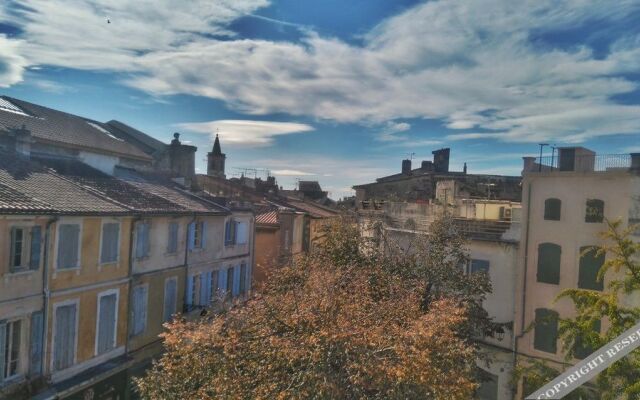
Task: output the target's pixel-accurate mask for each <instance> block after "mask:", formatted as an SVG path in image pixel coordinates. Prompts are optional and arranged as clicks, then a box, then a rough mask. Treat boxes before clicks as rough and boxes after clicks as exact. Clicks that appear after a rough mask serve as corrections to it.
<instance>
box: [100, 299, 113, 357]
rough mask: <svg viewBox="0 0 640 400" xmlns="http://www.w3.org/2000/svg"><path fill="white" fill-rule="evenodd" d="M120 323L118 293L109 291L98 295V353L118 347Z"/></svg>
mask: <svg viewBox="0 0 640 400" xmlns="http://www.w3.org/2000/svg"><path fill="white" fill-rule="evenodd" d="M117 325H118V293H117V292H114V291H109V292H107V293H105V294H101V295H99V296H98V328H97V332H98V333H97V335H96V355H100V354H104V353H106V352H108V351H110V350H113V349H115V347H116V329H117Z"/></svg>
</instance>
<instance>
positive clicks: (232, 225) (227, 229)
mask: <svg viewBox="0 0 640 400" xmlns="http://www.w3.org/2000/svg"><path fill="white" fill-rule="evenodd" d="M236 225H237V223H236V221H235V220H233V219H230V220H228V221H227V222H226V223H225V225H224V244H225V246H230V245H233V244H235V243H236Z"/></svg>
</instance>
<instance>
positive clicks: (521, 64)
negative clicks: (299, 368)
mask: <svg viewBox="0 0 640 400" xmlns="http://www.w3.org/2000/svg"><path fill="white" fill-rule="evenodd" d="M525 3H527V4H528V5H527V6H523V4H525ZM638 21H640V0H636V1H627V0H617V1H615V2H612V1H610V0H605V1H595V0H593V1H588V0H571V1H556V0H553V1H546V0H536V1H531V2H519V1H512V0H487V1H484V0H461V1H455V0H447V1H436V0H434V1H426V2H424V1H413V0H395V1H388V0H350V1H344V0H323V1H313V0H282V1H280V0H217V1H216V0H191V1H182V0H164V1H161V0H137V1H135V2H132V1H129V0H55V1H54V0H19V1H18V0H15V1H14V0H4V1H2V2H1V3H0V93H2V94H6V95H9V96H14V97H18V98H20V99H24V100H27V101H32V102H35V103H39V104H43V105H46V106H50V107H53V108H57V109H61V110H64V111H68V112H72V113H75V114H79V115H83V116H87V117H91V118H94V119H97V120H103V121H106V120H110V119H118V120H121V121H123V122H125V123H128V124H130V125H132V126H134V127H137V128H138V129H141V130H143V131H145V132H147V133H149V134H151V135H153V136H155V137H157V138H159V139H161V140H163V141H165V142H168V141H169V140H170V139H171V137H172V133H173V132H174V131H179V132H182V133H183V135H182V138H183V140H185V141H188V142H191V143H192V144H194V145H197V146H198V147H199V149H200V150H199V153H198V160H197V161H198V168H200V170H201V171H202V170H204V168H205V165H204V157H205V153H206V151H209V148H210V146H211V144H212V135H214V134H215V132H216V131H219V132H220V135H221V137H222V147H223V151H224V152H226V153H227V166H228V174H229V175H233V174H235V173H238V172H239V171H240V170H239V169H238V168H265V169H269V170H271V171H272V173H273V174H275V175H276V176H277V178H278V181H279V182H280V183H281V184H282V185H284V186H285V187H292V186H293V185H295V182H296V179H317V180H319V181H320V183H321V184H322V185H323V187H325V188H327V189H328V190H330V191H331V193H332V195H333V197H336V198H337V197H340V196H342V195H344V194H346V193H347V192H348V191H349V188H350V186H352V185H354V184H359V183H366V182H369V181H371V180H373V179H374V178H375V177H378V176H382V175H384V174H389V173H394V172H397V171H399V169H400V160H401V159H402V158H404V157H406V156H407V154H408V153H415V156H414V159H416V161H417V162H419V160H421V159H430V158H431V151H432V150H435V149H437V148H440V147H451V149H452V167H453V169H461V168H462V164H463V163H464V162H467V164H468V166H469V172H473V173H481V172H487V173H502V174H518V173H519V170H520V167H521V157H522V156H523V155H531V154H535V153H536V152H537V149H538V146H537V143H539V142H548V143H552V144H556V145H559V146H561V145H570V144H582V145H584V146H586V147H590V148H592V149H594V150H596V151H598V152H601V153H623V152H630V151H640V140H639V139H640V135H639V133H640V89H639V84H640V24H639V23H638Z"/></svg>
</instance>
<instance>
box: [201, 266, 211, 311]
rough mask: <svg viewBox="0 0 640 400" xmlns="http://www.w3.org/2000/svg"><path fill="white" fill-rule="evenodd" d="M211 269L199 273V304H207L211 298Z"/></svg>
mask: <svg viewBox="0 0 640 400" xmlns="http://www.w3.org/2000/svg"><path fill="white" fill-rule="evenodd" d="M210 290H211V271H207V272H203V273H202V274H200V305H201V306H205V307H206V306H208V305H209V300H210V299H211V293H210V292H209V291H210Z"/></svg>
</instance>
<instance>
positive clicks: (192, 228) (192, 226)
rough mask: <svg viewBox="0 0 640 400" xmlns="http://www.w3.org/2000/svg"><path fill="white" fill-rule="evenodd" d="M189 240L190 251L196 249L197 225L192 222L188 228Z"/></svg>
mask: <svg viewBox="0 0 640 400" xmlns="http://www.w3.org/2000/svg"><path fill="white" fill-rule="evenodd" d="M187 240H188V243H189V250H193V249H194V248H195V247H196V224H195V222H190V223H189V226H188V234H187Z"/></svg>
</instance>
